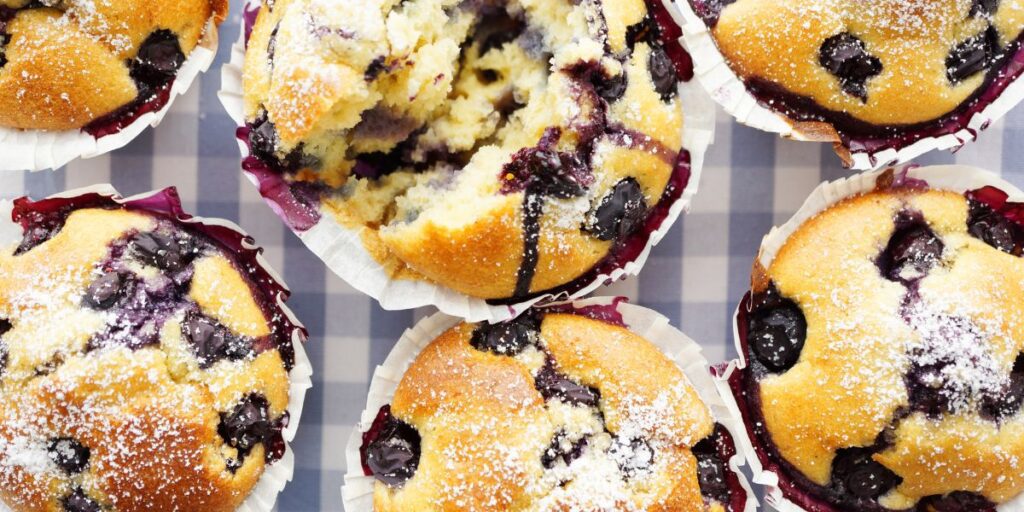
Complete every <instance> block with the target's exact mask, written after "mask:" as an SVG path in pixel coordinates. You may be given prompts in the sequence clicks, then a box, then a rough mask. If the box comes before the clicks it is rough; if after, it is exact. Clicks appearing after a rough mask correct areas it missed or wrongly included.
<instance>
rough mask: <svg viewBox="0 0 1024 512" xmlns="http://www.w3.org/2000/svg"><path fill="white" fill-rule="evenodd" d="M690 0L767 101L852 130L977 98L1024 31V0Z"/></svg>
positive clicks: (896, 122)
mask: <svg viewBox="0 0 1024 512" xmlns="http://www.w3.org/2000/svg"><path fill="white" fill-rule="evenodd" d="M690 3H691V5H693V6H694V9H695V10H696V11H697V13H698V14H699V15H700V16H701V17H703V18H704V20H705V21H706V22H707V23H708V25H709V26H710V27H712V34H713V37H714V39H715V41H716V42H717V44H718V47H719V49H720V50H721V52H722V54H723V55H724V56H725V58H726V60H727V61H728V63H729V64H730V65H731V67H732V68H733V70H734V71H736V73H737V74H738V75H739V77H740V78H741V79H742V80H744V81H745V82H746V83H747V85H748V88H750V89H751V91H752V92H753V93H754V94H755V96H756V97H758V99H759V100H761V102H762V103H763V104H765V105H768V106H769V108H773V109H775V110H781V111H784V112H783V113H786V114H789V115H790V116H791V117H793V118H795V119H798V120H826V121H829V122H832V123H833V124H836V125H838V126H837V127H839V128H840V129H841V131H845V132H848V133H856V132H865V131H874V132H875V133H878V132H879V130H878V127H883V126H904V125H919V124H921V123H928V122H931V121H935V120H938V119H941V118H945V117H947V116H948V115H949V114H951V113H955V112H958V111H961V110H963V109H965V108H967V107H969V106H970V105H971V104H973V103H976V100H977V98H978V96H979V94H980V93H981V92H982V91H984V90H986V89H987V88H988V87H989V86H990V84H991V83H992V82H993V80H994V79H995V78H996V76H997V75H999V74H1000V72H1001V71H1003V70H1004V69H1005V68H1006V66H1007V63H1008V62H1009V60H1010V58H1011V57H1012V56H1013V55H1014V54H1015V53H1016V52H1017V51H1018V50H1019V48H1020V39H1021V33H1022V31H1024V1H1021V0H814V1H806V0H805V1H795V0H781V1H777V2H760V1H757V0H734V1H717V0H716V1H710V0H690ZM988 101H991V98H989V99H988Z"/></svg>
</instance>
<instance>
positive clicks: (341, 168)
mask: <svg viewBox="0 0 1024 512" xmlns="http://www.w3.org/2000/svg"><path fill="white" fill-rule="evenodd" d="M678 33H679V29H678V27H677V26H675V25H674V24H673V22H672V20H671V17H670V16H669V13H668V12H667V11H666V10H665V8H664V6H663V5H662V3H661V1H660V0H649V1H647V2H645V1H644V0H606V1H603V2H590V1H587V2H551V1H547V0H509V1H508V2H490V1H469V2H467V1H463V0H407V1H403V2H399V1H397V0H372V1H369V2H367V1H362V0H361V1H355V0H345V1H340V2H326V3H325V2H316V1H311V0H277V1H275V2H273V3H272V4H271V5H268V6H264V7H263V8H262V9H261V10H260V13H259V16H258V19H257V20H256V22H255V26H254V27H253V30H252V36H251V38H250V39H249V41H248V47H247V48H248V49H247V52H246V59H245V69H244V90H245V91H244V92H245V109H246V118H247V122H248V127H247V128H244V129H243V130H242V131H241V133H240V136H241V137H243V138H244V139H245V140H246V141H247V142H248V144H249V147H250V149H251V155H252V156H251V157H250V158H249V159H247V161H246V163H245V168H246V169H247V170H248V171H250V172H252V173H255V174H256V175H257V177H258V178H259V179H260V180H261V181H262V182H263V183H262V184H261V187H260V188H261V190H262V191H263V193H264V195H265V196H267V197H268V198H270V199H271V200H272V201H274V202H276V203H278V204H279V206H281V209H283V210H284V212H285V214H286V217H287V218H288V220H289V222H290V224H291V225H292V227H293V228H297V229H300V230H301V229H303V228H308V227H309V226H310V225H312V224H313V223H315V222H317V221H319V220H320V219H321V215H323V216H326V217H328V219H326V220H327V221H328V222H331V223H338V224H340V225H342V226H344V227H346V228H348V229H352V230H356V231H357V232H358V233H359V234H360V236H361V239H362V242H363V244H364V245H365V247H366V249H367V250H368V251H369V253H370V254H371V255H372V256H373V257H374V258H375V259H376V260H377V261H378V262H380V263H381V264H382V265H383V266H384V268H385V269H386V270H387V271H388V272H389V273H390V274H391V275H393V276H396V277H399V278H413V279H426V280H430V281H432V282H435V283H438V284H440V285H442V286H446V287H449V288H452V289H454V290H457V291H459V292H462V293H464V294H467V295H470V296H473V297H477V298H483V299H508V298H524V297H528V296H532V295H537V294H539V293H541V292H545V291H550V290H552V289H555V288H559V287H563V286H567V285H570V283H572V282H574V281H577V282H578V280H579V279H580V278H581V277H582V276H584V275H586V274H587V273H588V272H590V271H592V270H594V269H595V268H599V267H602V265H604V266H605V267H611V268H618V267H619V266H621V265H622V264H624V263H625V262H626V261H631V259H630V258H634V257H635V255H636V254H637V253H638V252H639V250H640V249H641V248H642V247H643V246H644V245H645V244H644V241H645V240H646V238H647V237H649V233H650V231H651V229H652V228H651V227H650V226H649V225H648V221H651V222H652V223H653V221H654V220H660V218H663V217H664V216H665V213H664V212H662V213H658V212H659V211H662V210H664V209H667V207H668V205H670V204H671V203H672V202H673V201H674V200H675V199H676V198H678V197H679V196H680V195H681V194H682V190H683V189H684V188H685V187H686V185H687V183H688V181H689V174H690V168H689V154H688V153H687V152H686V151H684V150H681V149H680V146H681V145H682V134H683V108H682V105H681V103H680V99H679V97H678V81H679V78H680V77H681V76H684V75H686V74H687V73H690V72H691V69H690V67H689V65H690V62H689V60H688V56H687V55H686V53H685V52H684V51H683V49H682V47H681V46H679V44H678V42H677V40H676V39H674V38H673V37H671V36H670V35H669V34H676V35H678ZM638 239H639V242H638V241H637V240H638ZM595 275H596V274H595ZM583 284H586V283H583Z"/></svg>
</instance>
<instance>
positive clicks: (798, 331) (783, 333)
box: [747, 300, 807, 372]
mask: <svg viewBox="0 0 1024 512" xmlns="http://www.w3.org/2000/svg"><path fill="white" fill-rule="evenodd" d="M806 339H807V320H805V319H804V314H803V312H802V311H800V308H799V306H797V305H796V304H795V303H793V302H792V301H789V300H780V301H779V303H778V304H775V305H772V306H770V307H767V308H765V309H761V310H758V311H754V312H753V313H751V314H750V319H749V322H748V328H747V342H748V343H749V345H750V348H751V350H753V352H754V357H756V358H757V360H758V361H759V362H760V363H761V364H763V365H764V366H765V368H767V369H768V370H769V371H772V372H781V371H785V370H788V369H790V368H792V367H793V365H795V364H796V363H797V361H798V360H799V359H800V351H801V350H803V348H804V342H805V341H806Z"/></svg>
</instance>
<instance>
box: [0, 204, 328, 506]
mask: <svg viewBox="0 0 1024 512" xmlns="http://www.w3.org/2000/svg"><path fill="white" fill-rule="evenodd" d="M161 193H163V191H153V192H147V193H143V194H139V195H136V196H131V197H122V196H121V195H120V194H118V192H117V190H116V189H114V187H113V186H111V185H93V186H90V187H84V188H79V189H75V190H69V191H67V192H62V193H59V194H54V195H52V196H49V197H50V198H71V197H78V196H82V195H86V194H99V195H102V196H106V197H110V198H111V199H113V200H114V201H115V202H117V203H119V204H124V203H131V202H134V201H138V200H142V199H146V198H149V197H153V196H155V195H159V194H161ZM13 206H14V203H13V202H11V201H8V200H0V247H6V246H9V245H10V244H12V243H16V242H17V241H18V240H20V239H21V236H22V227H21V226H20V225H19V224H18V223H17V222H14V221H13V220H12V219H11V211H12V209H13ZM164 213H168V212H164ZM176 220H178V221H179V222H181V223H183V224H196V225H200V226H216V227H223V228H228V229H230V230H232V231H235V232H237V233H239V234H241V235H243V236H248V235H247V234H246V232H245V230H243V229H242V228H241V227H239V226H238V225H237V224H235V223H233V222H230V221H227V220H224V219H211V218H204V217H189V218H178V217H176ZM258 247H259V246H257V245H245V249H257V248H258ZM256 262H257V264H258V265H259V266H260V267H261V268H262V269H263V270H264V271H266V273H267V275H269V276H270V277H271V278H272V279H273V280H274V282H275V284H276V285H277V286H279V287H280V288H281V289H282V290H288V287H287V285H285V283H284V281H283V280H282V279H281V277H280V275H279V274H278V273H277V272H276V271H274V269H273V268H271V266H270V264H269V262H267V261H266V259H265V258H264V257H263V255H262V254H257V256H256ZM274 299H275V302H276V304H277V308H278V310H279V311H280V312H281V313H283V314H284V315H285V316H286V317H287V318H288V320H289V322H290V323H291V324H292V325H293V326H294V327H295V328H294V329H293V330H292V333H291V339H292V346H293V347H294V348H295V365H294V366H293V367H292V369H291V371H290V372H289V373H288V377H289V380H290V382H291V386H290V387H289V389H288V408H287V410H288V414H289V419H288V426H287V427H285V428H284V430H283V432H282V435H283V436H284V440H285V452H284V456H283V457H282V458H281V460H278V461H276V462H274V463H273V464H270V465H268V466H266V469H265V471H264V473H263V476H262V477H260V480H259V481H258V482H257V484H256V487H254V488H253V490H252V492H251V493H250V494H249V497H248V498H246V500H245V501H244V502H243V503H242V505H241V506H240V507H239V508H238V509H237V510H238V512H271V511H272V510H273V508H274V503H275V502H276V501H277V496H278V495H279V494H280V493H281V491H282V490H284V487H285V485H286V484H287V483H288V482H290V481H291V480H292V476H293V475H294V472H295V451H294V450H293V449H292V445H291V442H292V441H293V440H294V439H295V433H296V432H297V431H298V428H299V420H300V419H301V418H302V407H303V404H304V403H305V401H306V391H307V390H308V389H310V388H311V387H313V380H312V376H313V365H312V364H311V363H310V361H309V357H308V356H307V355H306V348H305V341H306V335H305V334H304V333H303V328H304V327H303V325H302V323H301V322H300V321H299V320H298V319H297V318H296V317H295V314H294V313H293V312H292V310H291V309H290V308H289V307H288V305H287V304H285V297H283V296H281V295H280V294H279V295H278V296H277V297H275V298H274ZM0 512H11V509H10V508H9V507H7V506H6V505H5V504H4V503H3V502H2V501H0Z"/></svg>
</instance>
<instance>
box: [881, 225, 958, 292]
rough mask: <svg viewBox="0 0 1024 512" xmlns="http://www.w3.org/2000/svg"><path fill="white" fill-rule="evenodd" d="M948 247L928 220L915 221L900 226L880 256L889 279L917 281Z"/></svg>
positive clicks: (939, 258)
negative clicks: (923, 221)
mask: <svg viewBox="0 0 1024 512" xmlns="http://www.w3.org/2000/svg"><path fill="white" fill-rule="evenodd" d="M944 247H945V246H944V244H943V243H942V240H939V237H938V236H936V235H935V232H934V231H932V230H931V228H929V227H928V226H927V225H926V224H920V223H915V224H911V225H909V226H906V227H903V228H899V229H897V231H896V232H895V233H894V234H893V235H892V238H891V239H889V244H888V246H886V248H885V250H884V251H883V252H882V255H881V257H880V258H879V267H880V268H881V270H882V274H883V275H884V276H885V277H886V278H887V279H889V280H892V281H903V282H910V281H914V280H917V279H920V278H922V277H924V276H925V275H926V274H927V273H928V271H929V270H931V269H932V267H934V266H935V265H937V264H938V263H939V262H940V261H942V251H943V249H944Z"/></svg>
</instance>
